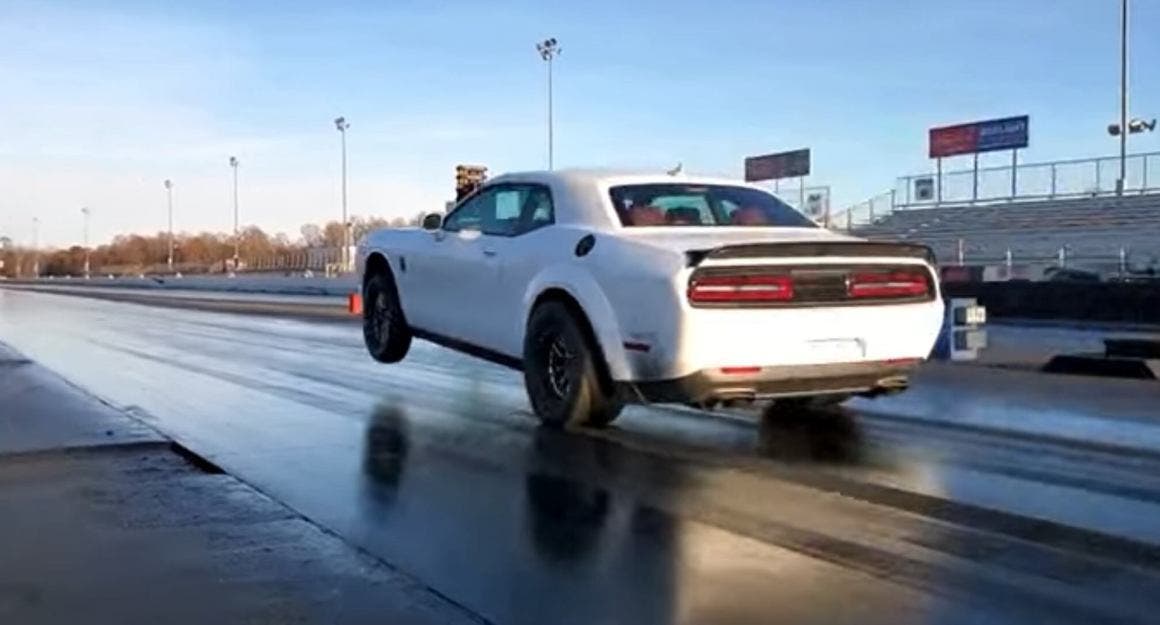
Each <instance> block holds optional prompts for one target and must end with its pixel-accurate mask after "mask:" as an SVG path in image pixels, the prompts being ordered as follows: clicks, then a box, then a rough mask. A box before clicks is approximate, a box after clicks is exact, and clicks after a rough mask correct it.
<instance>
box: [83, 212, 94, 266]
mask: <svg viewBox="0 0 1160 625" xmlns="http://www.w3.org/2000/svg"><path fill="white" fill-rule="evenodd" d="M81 214H82V215H84V219H85V280H88V279H89V275H90V274H89V258H90V256H89V215H91V214H92V211H90V210H89V207H88V206H85V207H84V208H82V209H81Z"/></svg>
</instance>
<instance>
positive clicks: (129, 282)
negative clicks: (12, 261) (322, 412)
mask: <svg viewBox="0 0 1160 625" xmlns="http://www.w3.org/2000/svg"><path fill="white" fill-rule="evenodd" d="M6 283H7V284H44V285H56V286H85V287H109V288H133V289H181V290H189V291H222V292H233V293H275V294H278V295H346V294H348V293H353V292H355V291H357V290H358V284H357V280H356V278H355V277H354V276H339V277H332V278H328V277H325V276H312V277H309V278H307V277H303V276H287V275H284V274H239V275H238V276H237V277H234V278H230V277H227V276H222V275H214V276H184V277H181V278H173V277H168V276H166V277H160V276H146V277H144V278H137V277H120V278H111V279H110V278H96V277H94V278H91V279H89V280H85V279H84V278H71V279H66V278H56V279H52V280H49V279H41V280H36V281H31V280H9V281H6Z"/></svg>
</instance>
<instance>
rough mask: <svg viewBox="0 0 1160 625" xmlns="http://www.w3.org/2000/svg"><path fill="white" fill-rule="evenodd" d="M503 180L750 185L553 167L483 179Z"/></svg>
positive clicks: (653, 172)
mask: <svg viewBox="0 0 1160 625" xmlns="http://www.w3.org/2000/svg"><path fill="white" fill-rule="evenodd" d="M504 182H538V183H542V184H551V183H553V182H558V183H563V184H564V185H565V186H574V185H584V184H595V185H616V184H673V183H678V184H679V183H691V184H728V185H741V186H752V185H749V184H747V183H745V182H742V181H740V180H737V179H733V178H726V177H721V176H696V175H689V174H684V173H680V174H675V175H670V174H667V173H665V172H662V171H656V170H643V169H600V168H588V169H557V170H552V171H544V170H541V171H522V172H510V173H506V174H503V175H500V176H497V177H495V178H492V179H491V180H488V181H487V184H489V185H490V184H499V183H504Z"/></svg>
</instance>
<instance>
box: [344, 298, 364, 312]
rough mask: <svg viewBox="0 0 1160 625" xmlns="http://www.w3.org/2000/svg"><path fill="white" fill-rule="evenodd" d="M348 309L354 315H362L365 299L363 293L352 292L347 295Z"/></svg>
mask: <svg viewBox="0 0 1160 625" xmlns="http://www.w3.org/2000/svg"><path fill="white" fill-rule="evenodd" d="M346 311H347V312H348V313H350V314H352V315H361V314H362V312H363V301H362V294H361V293H351V294H349V295H347V296H346Z"/></svg>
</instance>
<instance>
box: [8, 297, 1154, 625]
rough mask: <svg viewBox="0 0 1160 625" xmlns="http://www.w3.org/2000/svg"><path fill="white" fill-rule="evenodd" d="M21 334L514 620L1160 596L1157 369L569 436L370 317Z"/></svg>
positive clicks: (441, 586) (656, 422) (971, 385)
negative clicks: (368, 325)
mask: <svg viewBox="0 0 1160 625" xmlns="http://www.w3.org/2000/svg"><path fill="white" fill-rule="evenodd" d="M174 305H176V304H174ZM0 340H4V341H6V342H8V343H11V344H13V345H14V346H15V347H16V348H17V349H20V350H21V351H22V352H23V353H25V354H26V355H28V356H29V357H31V358H33V359H35V360H37V361H39V362H41V363H42V364H45V365H47V366H49V367H51V368H53V369H55V370H57V371H58V372H60V373H62V374H63V375H65V376H66V377H68V378H69V379H71V380H73V381H74V382H76V383H78V384H80V385H82V386H84V387H85V388H87V389H89V390H91V391H93V392H95V393H97V394H99V395H101V396H102V397H104V398H106V399H108V400H109V401H110V402H112V403H115V404H117V405H120V406H126V407H130V409H131V410H132V411H133V412H134V413H135V414H137V415H138V416H140V417H142V418H144V419H147V420H149V421H151V422H152V423H154V424H155V425H157V427H159V428H160V429H162V430H163V431H165V432H166V433H168V434H170V435H172V436H174V437H176V438H177V439H178V440H180V441H181V442H182V443H183V444H185V445H186V446H187V447H190V448H192V449H195V450H197V451H198V452H199V453H202V454H204V455H205V456H207V457H209V458H210V459H212V460H213V461H214V462H215V463H217V464H219V465H220V466H222V467H223V468H225V469H226V470H227V471H229V472H230V473H232V474H234V475H236V476H238V477H240V478H241V479H243V480H245V481H247V482H249V483H251V484H253V485H255V486H256V487H258V488H259V489H260V490H263V491H264V492H266V493H267V494H270V495H272V496H273V497H275V498H276V499H278V500H280V501H282V502H284V503H286V504H287V505H289V506H290V507H291V508H293V509H295V510H298V511H299V512H301V513H302V514H304V515H306V516H307V517H308V518H310V519H312V520H314V521H316V522H318V523H320V524H321V525H323V526H324V527H326V528H328V529H330V530H332V531H334V532H336V533H337V534H338V535H340V536H342V537H343V538H344V539H345V540H347V541H349V542H350V543H352V544H355V545H357V546H359V547H360V548H362V549H364V550H366V551H367V552H369V553H371V554H373V555H375V556H378V557H380V558H382V559H383V560H385V561H388V562H390V563H391V564H393V565H395V566H398V567H399V568H401V569H403V570H405V571H407V572H408V573H410V574H412V575H414V576H415V577H417V578H418V579H420V580H422V581H423V582H424V583H425V584H428V585H430V586H431V587H432V588H433V589H435V590H436V591H437V592H439V593H442V594H444V595H445V596H447V597H449V598H451V599H452V600H454V601H456V602H457V603H459V604H460V605H463V606H465V607H467V608H468V609H470V610H472V611H474V612H476V613H477V614H479V615H480V616H481V617H482V618H484V619H486V620H489V621H493V622H497V623H548V622H551V623H594V622H608V623H618V622H624V623H654V622H689V623H718V622H727V623H764V622H777V621H792V622H819V623H822V622H824V623H830V622H851V623H875V622H882V623H908V622H940V623H942V622H968V621H976V622H977V621H981V620H989V621H992V622H1032V621H1046V620H1050V621H1052V622H1093V621H1122V622H1147V621H1148V620H1150V616H1151V614H1152V613H1153V612H1155V610H1156V609H1157V608H1160V597H1155V596H1154V595H1155V593H1154V592H1151V590H1152V589H1154V588H1156V587H1160V583H1158V582H1160V521H1157V519H1160V514H1158V513H1160V488H1158V487H1157V486H1156V484H1155V479H1154V476H1155V475H1156V474H1157V470H1158V469H1160V419H1153V418H1152V413H1153V410H1154V409H1153V408H1152V406H1154V405H1155V403H1153V404H1152V405H1151V406H1149V405H1146V404H1147V402H1148V400H1152V401H1153V402H1154V400H1155V399H1156V398H1157V397H1156V392H1155V390H1154V389H1153V388H1152V387H1150V386H1144V385H1142V384H1140V383H1123V382H1117V383H1114V384H1112V385H1111V386H1105V385H1103V384H1105V383H1106V382H1105V381H1098V382H1096V383H1092V382H1091V381H1088V380H1082V381H1072V382H1071V383H1066V382H1065V383H1058V382H1056V381H1055V380H1058V379H1057V378H1047V377H1045V376H1035V375H1032V374H1021V373H1008V372H991V371H987V370H982V369H978V368H956V367H934V368H931V369H930V370H928V371H927V372H925V373H923V374H922V376H920V379H919V384H918V385H917V386H916V388H915V389H914V390H913V392H912V393H909V394H906V395H902V396H899V397H897V398H892V399H889V400H883V401H873V402H869V401H858V402H854V403H853V404H852V406H853V408H852V409H848V410H844V411H838V412H833V413H824V414H797V415H787V416H784V417H782V418H780V419H776V420H758V419H755V418H754V417H753V416H752V415H746V414H744V413H725V414H706V413H701V412H697V411H692V410H687V409H684V408H670V407H649V408H643V407H634V408H630V409H629V410H627V411H626V412H625V415H624V416H623V417H622V418H621V420H620V421H618V422H617V427H615V428H612V429H610V430H607V431H603V432H582V433H562V432H556V431H552V430H545V429H542V428H540V427H538V426H537V425H536V423H535V421H534V420H533V419H532V418H531V416H530V415H529V414H528V412H527V401H526V398H525V397H524V392H523V387H522V382H521V379H520V377H519V375H518V374H516V373H513V372H510V371H507V370H504V369H500V368H497V367H493V366H491V365H487V364H484V363H480V362H477V361H474V360H471V359H468V358H465V357H461V356H458V355H456V354H452V353H450V352H447V351H445V350H441V349H439V348H435V347H432V346H429V345H426V344H422V343H417V344H416V345H415V346H414V347H413V349H412V353H411V354H410V355H409V356H408V359H407V361H405V362H404V363H402V364H400V365H396V366H390V367H387V366H381V365H377V364H375V363H373V362H371V361H370V360H369V358H368V357H367V356H366V355H365V354H364V353H363V351H362V347H361V343H360V338H359V334H358V329H357V326H356V325H354V324H350V323H311V322H304V321H299V320H293V319H283V318H273V317H255V316H240V315H230V314H216V313H207V312H201V311H191V310H179V309H177V308H159V307H147V306H138V305H131V304H126V303H122V302H112V301H100V300H93V299H86V298H77V297H66V296H62V295H48V294H43V293H30V292H22V291H21V292H17V291H7V290H4V291H0ZM980 371H981V372H982V373H979V372H980ZM992 373H994V374H996V375H1000V376H1002V377H996V378H992V377H989V376H990V375H991V374H992ZM1013 376H1014V377H1013ZM1019 376H1023V377H1019ZM1092 384H1100V385H1099V386H1093V385H1092ZM1037 385H1039V386H1043V388H1040V389H1038V390H1037ZM1057 385H1058V386H1057ZM1097 389H1103V391H1102V394H1101V393H1100V392H1097Z"/></svg>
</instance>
